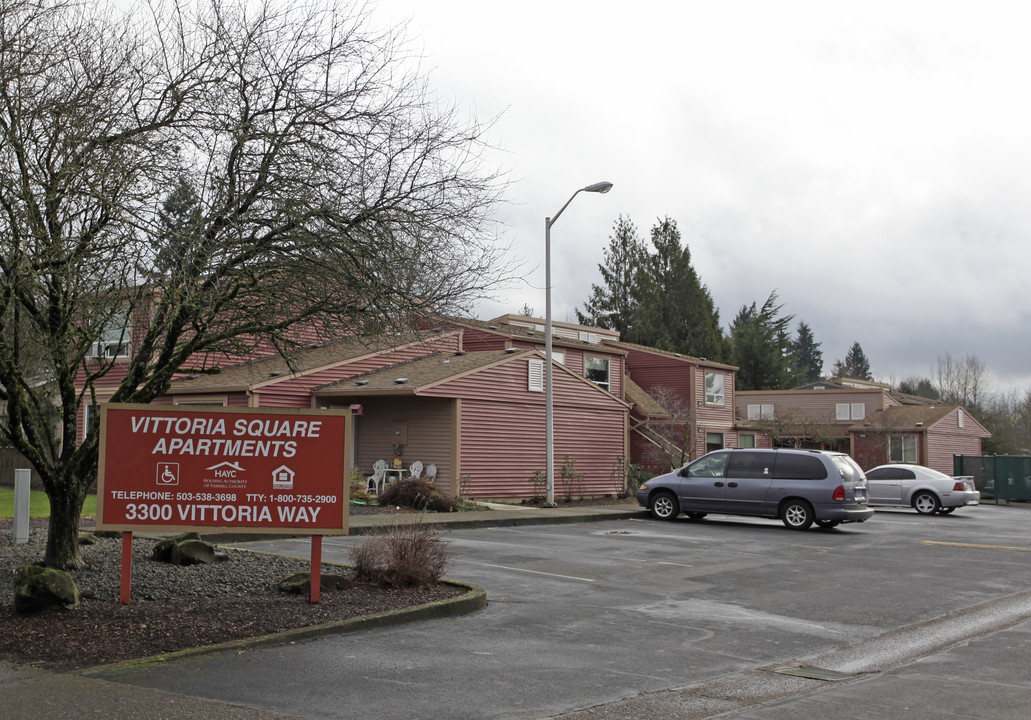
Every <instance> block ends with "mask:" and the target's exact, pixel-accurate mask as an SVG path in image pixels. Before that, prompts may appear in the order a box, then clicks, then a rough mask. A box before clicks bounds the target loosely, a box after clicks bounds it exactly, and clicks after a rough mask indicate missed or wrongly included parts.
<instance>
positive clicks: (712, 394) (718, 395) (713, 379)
mask: <svg viewBox="0 0 1031 720" xmlns="http://www.w3.org/2000/svg"><path fill="white" fill-rule="evenodd" d="M705 404H706V405H722V404H723V373H714V372H707V373H705Z"/></svg>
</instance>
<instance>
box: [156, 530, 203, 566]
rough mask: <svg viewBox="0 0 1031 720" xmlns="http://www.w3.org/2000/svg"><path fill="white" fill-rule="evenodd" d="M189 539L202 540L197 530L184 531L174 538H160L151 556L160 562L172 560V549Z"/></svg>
mask: <svg viewBox="0 0 1031 720" xmlns="http://www.w3.org/2000/svg"><path fill="white" fill-rule="evenodd" d="M187 540H200V535H199V534H197V533H195V532H188V533H183V534H181V535H176V536H175V537H172V538H165V539H164V540H158V541H157V542H156V543H154V549H153V551H152V552H151V558H153V559H154V560H157V561H158V562H167V563H170V562H172V551H173V550H174V549H175V546H176V545H179V544H180V543H183V542H186V541H187Z"/></svg>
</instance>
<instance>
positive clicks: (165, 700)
mask: <svg viewBox="0 0 1031 720" xmlns="http://www.w3.org/2000/svg"><path fill="white" fill-rule="evenodd" d="M489 507H490V508H491V509H489V510H474V511H465V512H456V513H396V514H394V513H380V514H370V515H351V518H350V534H351V535H365V534H368V533H371V532H375V531H376V530H379V529H382V528H386V527H390V526H392V525H396V524H405V523H425V524H428V525H436V526H438V527H447V528H482V527H510V526H514V525H554V524H562V523H581V522H595V521H601V520H620V519H623V518H631V517H640V516H641V514H642V513H644V512H645V511H644V509H643V508H641V507H638V506H637V505H634V504H624V505H601V506H588V505H584V506H578V507H557V508H532V507H524V506H521V505H500V504H491V505H490V506H489ZM205 537H206V538H207V539H209V540H211V541H214V542H230V541H234V540H235V541H242V540H256V539H257V538H258V536H255V535H234V536H228V535H226V536H218V537H209V536H205ZM283 537H284V536H283V535H276V536H274V538H275V539H282V538H283ZM35 718H40V719H42V718H48V719H49V718H69V719H71V718H75V719H78V718H98V720H99V719H103V720H158V719H159V718H160V719H165V718H167V719H168V720H172V719H174V720H287V716H283V715H278V714H274V713H267V712H264V711H261V710H255V709H252V708H246V707H240V706H237V705H226V704H223V703H217V702H212V701H210V700H205V699H202V698H195V697H191V696H189V695H178V694H175V693H168V692H163V691H160V690H151V689H148V688H140V687H135V686H131V685H122V684H119V683H111V682H107V681H105V680H98V679H93V678H89V677H85V676H83V675H79V674H76V673H57V672H50V671H46V670H38V669H35V668H27V667H20V666H16V665H12V664H9V663H4V662H0V720H34V719H35Z"/></svg>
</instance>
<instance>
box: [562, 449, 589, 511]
mask: <svg viewBox="0 0 1031 720" xmlns="http://www.w3.org/2000/svg"><path fill="white" fill-rule="evenodd" d="M561 478H562V488H563V490H564V491H565V492H564V493H563V494H564V495H565V498H566V501H567V502H572V500H573V495H579V496H580V499H581V500H583V499H584V475H583V473H578V472H577V471H576V460H574V459H573V458H571V457H569V456H568V455H566V457H565V459H564V460H562V473H561Z"/></svg>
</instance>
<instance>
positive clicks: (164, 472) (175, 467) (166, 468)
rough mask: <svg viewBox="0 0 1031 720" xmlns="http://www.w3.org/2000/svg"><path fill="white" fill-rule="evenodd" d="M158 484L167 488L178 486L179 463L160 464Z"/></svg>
mask: <svg viewBox="0 0 1031 720" xmlns="http://www.w3.org/2000/svg"><path fill="white" fill-rule="evenodd" d="M157 484H158V485H165V486H167V485H178V484H179V463H165V462H162V463H158V470H157Z"/></svg>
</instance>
